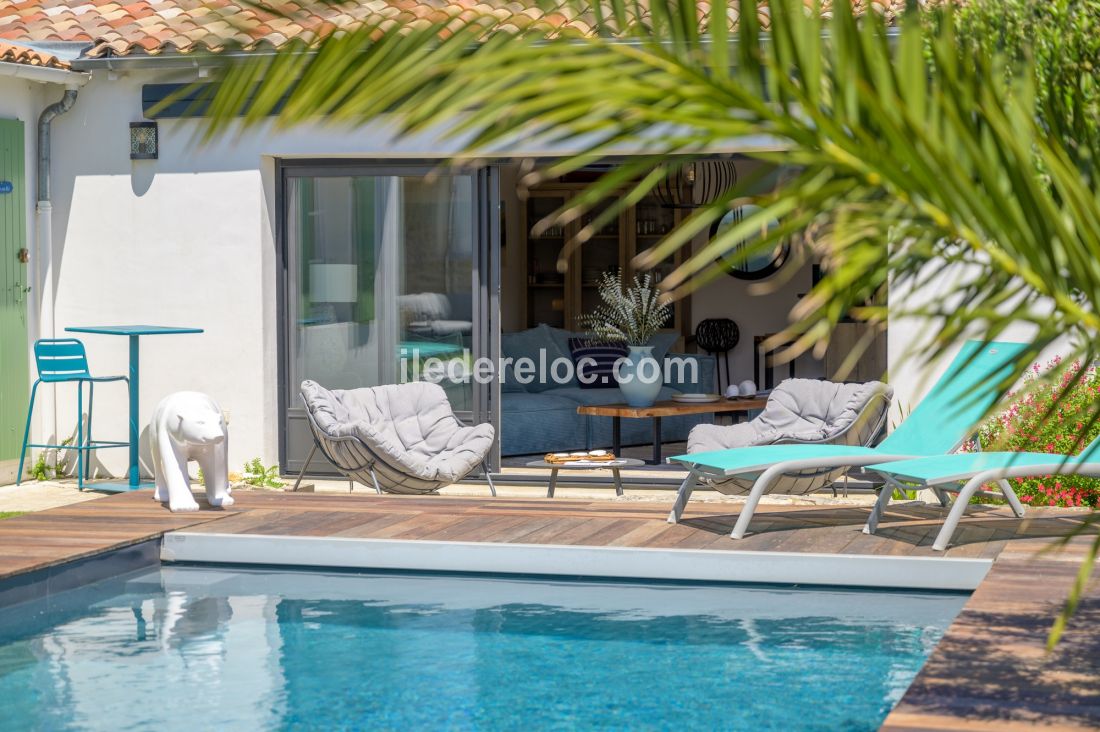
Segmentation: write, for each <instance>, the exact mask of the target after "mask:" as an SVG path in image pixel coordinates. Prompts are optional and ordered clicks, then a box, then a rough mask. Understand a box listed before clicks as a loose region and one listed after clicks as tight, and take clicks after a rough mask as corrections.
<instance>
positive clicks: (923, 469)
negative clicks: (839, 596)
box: [863, 438, 1100, 552]
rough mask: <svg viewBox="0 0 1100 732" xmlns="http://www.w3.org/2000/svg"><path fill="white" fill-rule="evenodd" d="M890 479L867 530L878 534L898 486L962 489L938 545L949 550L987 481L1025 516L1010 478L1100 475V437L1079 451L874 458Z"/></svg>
mask: <svg viewBox="0 0 1100 732" xmlns="http://www.w3.org/2000/svg"><path fill="white" fill-rule="evenodd" d="M867 469H868V470H873V471H875V472H876V473H878V474H879V475H881V476H882V477H883V478H885V479H886V483H887V486H886V487H884V488H883V489H882V492H881V493H880V494H879V497H878V501H876V502H875V507H874V509H873V510H872V511H871V516H870V518H868V519H867V525H866V526H864V527H863V533H865V534H873V533H875V529H877V528H878V522H879V520H880V519H881V518H882V514H883V513H884V512H885V510H886V507H887V506H888V505H889V503H890V497H891V496H892V495H893V493H894V491H893V489H894V488H899V489H901V490H911V489H912V485H902V481H905V482H907V483H916V484H918V485H919V486H921V487H925V488H931V489H932V490H934V491H936V493H937V495H939V496H941V502H942V501H943V498H942V495H943V492H944V491H947V492H951V493H957V494H958V496H957V497H956V498H955V503H954V504H953V505H952V506H951V513H949V514H948V515H947V520H946V521H944V523H943V527H942V528H941V529H940V533H939V534H937V536H936V541H935V543H933V544H932V548H933V549H935V550H936V551H941V552H942V551H944V550H946V549H947V547H948V545H949V544H950V543H951V537H952V536H954V534H955V530H956V529H957V528H958V526H959V521H960V520H961V519H962V517H963V514H964V513H965V512H966V507H967V505H968V504H969V503H970V499H971V498H973V496H974V494H975V493H976V492H977V491H978V490H979V489H981V487H982V486H983V485H986V484H987V483H996V484H997V486H998V487H999V488H1000V489H1001V493H1002V494H1004V497H1005V500H1006V501H1008V505H1009V506H1011V507H1012V511H1013V513H1015V514H1016V516H1018V517H1022V516H1023V515H1024V506H1023V504H1022V503H1020V499H1019V498H1017V497H1016V492H1015V491H1013V490H1012V486H1011V485H1010V484H1009V482H1008V479H1009V478H1033V477H1037V476H1042V475H1083V476H1089V477H1093V478H1096V477H1100V438H1097V439H1096V440H1093V441H1092V442H1091V443H1089V444H1088V445H1086V446H1085V449H1083V450H1082V451H1081V453H1080V454H1079V455H1058V454H1051V453H1043V452H973V453H955V454H953V455H933V456H929V457H922V458H915V459H912V460H898V461H896V462H886V463H873V464H871V465H868V466H867Z"/></svg>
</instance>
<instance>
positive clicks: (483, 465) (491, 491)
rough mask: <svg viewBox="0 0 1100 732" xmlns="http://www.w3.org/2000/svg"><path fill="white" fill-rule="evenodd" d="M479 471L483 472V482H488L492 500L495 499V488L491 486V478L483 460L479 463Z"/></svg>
mask: <svg viewBox="0 0 1100 732" xmlns="http://www.w3.org/2000/svg"><path fill="white" fill-rule="evenodd" d="M481 469H482V470H484V471H485V480H487V481H489V492H490V493H492V494H493V498H496V497H497V487H496V486H495V485H493V476H492V475H490V474H489V466H488V465H487V464H486V463H485V461H484V460H482V461H481Z"/></svg>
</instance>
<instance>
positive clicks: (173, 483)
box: [149, 391, 233, 511]
mask: <svg viewBox="0 0 1100 732" xmlns="http://www.w3.org/2000/svg"><path fill="white" fill-rule="evenodd" d="M149 438H150V443H151V446H152V452H153V474H154V477H155V478H156V486H157V487H156V491H155V492H154V493H153V499H154V500H157V501H160V502H161V503H164V502H165V501H167V502H168V508H170V509H171V510H172V511H198V510H199V504H198V503H196V502H195V497H194V496H193V495H191V484H190V481H189V479H188V477H187V463H188V461H190V460H194V461H195V462H197V463H198V464H199V467H200V468H202V475H203V481H204V483H205V484H206V500H207V501H209V502H210V505H211V506H232V505H233V497H232V496H230V495H229V461H228V456H227V451H228V449H229V447H228V445H229V434H228V432H227V431H226V428H225V417H224V415H223V413H222V410H221V408H219V407H218V404H217V402H215V401H214V400H213V399H211V398H210V397H209V396H207V395H206V394H200V393H199V392H196V391H178V392H176V393H175V394H170V395H168V396H166V397H165V398H164V399H162V400H161V402H160V404H158V405H157V408H156V409H155V410H153V421H152V422H151V423H150V425H149Z"/></svg>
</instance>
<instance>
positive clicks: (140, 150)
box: [130, 122, 159, 160]
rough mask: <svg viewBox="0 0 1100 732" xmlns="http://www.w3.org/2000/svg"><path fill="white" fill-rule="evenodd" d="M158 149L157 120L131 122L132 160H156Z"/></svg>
mask: <svg viewBox="0 0 1100 732" xmlns="http://www.w3.org/2000/svg"><path fill="white" fill-rule="evenodd" d="M158 149H159V145H158V139H157V123H156V122H131V123H130V159H131V160H156V159H157V153H158Z"/></svg>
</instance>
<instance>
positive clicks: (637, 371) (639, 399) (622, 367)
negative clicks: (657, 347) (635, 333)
mask: <svg viewBox="0 0 1100 732" xmlns="http://www.w3.org/2000/svg"><path fill="white" fill-rule="evenodd" d="M618 381H619V391H621V392H622V394H623V400H624V401H625V402H626V403H627V404H629V405H630V406H632V407H651V406H653V403H654V402H655V401H657V395H658V394H660V391H661V386H662V385H663V384H664V375H663V374H662V373H661V363H660V361H658V360H657V359H655V358H654V357H653V346H630V353H629V354H628V355H627V357H626V360H625V361H623V362H621V363H620V364H619V372H618Z"/></svg>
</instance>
